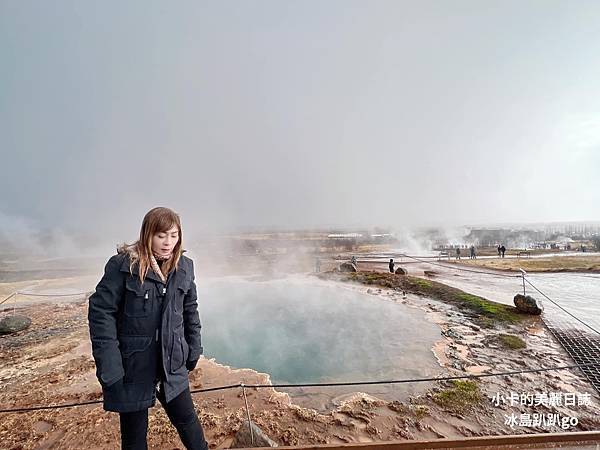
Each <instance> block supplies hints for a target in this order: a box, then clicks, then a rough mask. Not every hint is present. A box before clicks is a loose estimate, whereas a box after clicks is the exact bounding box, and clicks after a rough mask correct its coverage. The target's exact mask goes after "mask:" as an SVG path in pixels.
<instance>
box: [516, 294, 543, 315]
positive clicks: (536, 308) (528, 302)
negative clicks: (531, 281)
mask: <svg viewBox="0 0 600 450" xmlns="http://www.w3.org/2000/svg"><path fill="white" fill-rule="evenodd" d="M514 302H515V306H516V307H517V309H518V310H519V311H521V312H524V313H527V314H534V315H540V314H541V313H542V311H543V310H544V309H543V308H542V304H541V302H540V303H539V304H538V302H536V300H535V299H534V298H533V297H532V296H530V295H523V294H517V295H515V298H514Z"/></svg>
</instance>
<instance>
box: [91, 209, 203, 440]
mask: <svg viewBox="0 0 600 450" xmlns="http://www.w3.org/2000/svg"><path fill="white" fill-rule="evenodd" d="M183 252H185V250H184V248H183V244H182V235H181V222H180V219H179V215H177V214H176V213H175V212H174V211H172V210H170V209H168V208H163V207H158V208H153V209H151V210H150V211H148V213H147V214H146V216H145V217H144V219H143V221H142V226H141V230H140V237H139V239H138V240H137V241H136V242H135V243H133V244H131V245H127V244H124V245H122V246H120V247H119V248H118V249H117V254H116V255H113V256H112V257H111V258H110V259H109V260H108V262H107V263H106V266H105V268H104V275H103V277H102V279H101V280H100V282H99V283H98V285H97V286H96V290H95V292H94V293H93V294H92V295H91V296H90V297H89V308H88V321H89V331H90V338H91V341H92V354H93V357H94V360H95V362H96V376H97V377H98V381H99V382H100V385H101V386H102V393H103V402H104V409H105V410H106V411H114V412H118V413H119V415H120V417H119V424H120V430H121V448H123V449H147V448H148V446H147V441H146V435H147V433H148V408H150V407H152V406H154V405H155V403H156V400H157V399H158V401H159V402H160V403H161V404H162V406H163V408H164V409H165V411H166V413H167V417H168V418H169V421H170V422H171V423H172V424H173V426H174V427H175V428H176V429H177V432H178V434H179V437H180V439H181V442H182V443H183V445H184V446H185V448H186V449H188V450H189V449H194V450H208V443H207V442H206V440H205V438H204V432H203V429H202V425H201V424H200V421H199V420H198V415H197V413H196V409H195V408H194V402H193V401H192V396H191V393H190V386H189V374H190V372H191V371H192V370H194V369H195V367H196V364H197V362H198V359H199V358H200V355H202V353H203V348H202V343H201V339H200V317H199V314H198V295H197V291H196V284H195V282H194V265H193V262H192V260H191V259H190V258H188V257H187V256H185V255H184V254H183ZM107 439H109V438H107ZM110 447H112V448H117V446H116V445H110ZM171 447H173V444H171Z"/></svg>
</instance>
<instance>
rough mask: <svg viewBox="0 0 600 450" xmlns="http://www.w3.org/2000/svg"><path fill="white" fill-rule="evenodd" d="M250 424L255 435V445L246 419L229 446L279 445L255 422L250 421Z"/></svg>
mask: <svg viewBox="0 0 600 450" xmlns="http://www.w3.org/2000/svg"><path fill="white" fill-rule="evenodd" d="M250 426H251V427H252V433H253V435H254V445H253V444H252V435H251V434H250V427H249V426H248V421H247V420H245V421H244V422H243V423H242V425H241V426H240V429H239V430H238V431H237V433H236V434H235V437H234V439H233V442H232V443H231V446H230V447H229V448H248V447H278V445H277V442H275V441H273V440H272V439H271V438H269V436H267V435H266V434H265V433H264V432H263V430H261V429H260V428H259V427H258V426H257V425H256V424H255V423H254V422H250Z"/></svg>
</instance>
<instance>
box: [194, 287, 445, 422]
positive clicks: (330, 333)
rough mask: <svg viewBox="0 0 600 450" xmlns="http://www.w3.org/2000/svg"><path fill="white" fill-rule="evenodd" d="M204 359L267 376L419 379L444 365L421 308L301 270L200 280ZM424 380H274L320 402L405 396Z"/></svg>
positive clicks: (295, 396)
mask: <svg viewBox="0 0 600 450" xmlns="http://www.w3.org/2000/svg"><path fill="white" fill-rule="evenodd" d="M198 305H199V311H200V318H201V321H202V343H203V347H204V349H205V350H204V351H205V356H206V357H207V358H215V360H216V361H217V362H218V363H221V364H224V365H228V366H231V367H233V368H251V369H254V370H256V371H258V372H262V373H267V374H269V375H270V377H271V381H272V383H320V382H349V381H367V380H368V381H371V380H392V379H405V378H422V377H429V376H436V375H438V374H439V373H441V370H440V366H439V364H438V362H437V360H436V359H435V357H434V355H433V352H432V350H431V347H432V346H433V344H434V343H435V342H436V341H437V340H439V339H440V337H441V334H440V329H439V328H438V327H437V326H436V325H435V324H433V323H430V322H428V321H427V320H426V319H425V313H424V312H423V311H421V310H420V309H416V308H411V307H408V306H405V305H403V304H402V303H396V302H394V301H392V300H387V299H385V298H382V297H377V296H373V295H367V294H362V293H360V292H356V291H354V290H351V289H348V288H345V287H340V286H338V285H333V284H327V283H324V282H321V281H319V280H310V279H306V278H286V279H279V280H270V281H251V280H248V279H242V278H236V277H227V278H220V279H212V280H210V279H209V280H206V279H204V280H202V281H200V282H199V284H198ZM428 387H430V385H429V383H410V384H392V385H375V386H350V387H335V388H333V387H327V388H325V387H310V388H285V389H284V388H278V390H280V391H283V392H287V393H288V394H290V396H291V397H292V400H293V401H294V402H295V403H297V404H300V405H302V406H307V407H311V408H315V409H319V410H326V409H327V408H330V407H332V406H334V405H336V404H339V402H340V401H341V400H343V399H344V398H347V397H348V395H349V394H351V393H353V392H358V391H360V392H365V393H368V394H371V395H375V396H377V397H380V398H384V399H386V400H405V399H406V398H407V397H408V395H409V394H415V393H421V392H424V391H425V390H426V389H427V388H428Z"/></svg>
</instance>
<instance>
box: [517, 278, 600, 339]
mask: <svg viewBox="0 0 600 450" xmlns="http://www.w3.org/2000/svg"><path fill="white" fill-rule="evenodd" d="M523 280H525V281H526V282H527V283H528V284H529V285H530V286H531V287H532V288H534V289H535V290H536V291H538V292H539V293H540V294H542V295H543V296H544V297H545V298H546V299H548V300H549V301H551V302H552V303H553V304H554V305H556V306H558V307H559V308H560V309H562V310H563V311H564V312H566V313H567V314H568V315H569V316H571V317H572V318H573V319H575V320H577V321H578V322H579V323H581V324H582V325H585V326H586V327H588V328H589V329H590V330H592V331H593V332H594V333H597V334H600V331H598V330H596V329H595V328H594V327H592V326H591V325H588V324H587V323H585V322H584V321H583V320H581V319H580V318H579V317H577V316H575V315H574V314H572V313H570V312H569V311H567V310H566V309H565V308H563V307H562V306H560V305H559V304H558V303H556V302H555V301H554V300H552V299H551V298H550V297H548V296H547V295H546V294H544V293H543V292H542V291H540V290H539V289H538V288H537V287H536V286H535V285H534V284H533V283H532V282H531V281H529V280H528V279H527V278H526V277H525V275H523Z"/></svg>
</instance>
